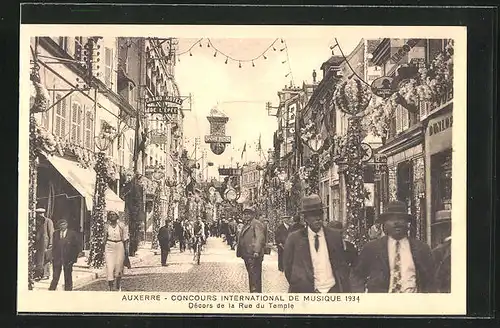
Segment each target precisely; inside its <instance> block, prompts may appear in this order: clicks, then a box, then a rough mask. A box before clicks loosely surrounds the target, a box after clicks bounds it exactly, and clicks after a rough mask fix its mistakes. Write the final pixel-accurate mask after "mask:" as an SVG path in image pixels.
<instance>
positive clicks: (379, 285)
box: [351, 201, 435, 293]
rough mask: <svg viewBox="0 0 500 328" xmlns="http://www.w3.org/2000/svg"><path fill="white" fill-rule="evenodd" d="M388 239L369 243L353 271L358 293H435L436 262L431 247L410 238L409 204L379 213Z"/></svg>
mask: <svg viewBox="0 0 500 328" xmlns="http://www.w3.org/2000/svg"><path fill="white" fill-rule="evenodd" d="M379 220H380V222H381V223H382V224H383V227H384V232H385V233H386V236H384V237H382V238H379V239H376V240H373V241H371V242H369V243H367V244H366V245H365V246H364V247H363V249H362V251H361V254H360V255H359V258H358V263H357V265H356V266H355V267H354V268H353V270H352V271H351V287H352V291H353V292H355V293H356V292H357V293H363V292H365V291H366V292H368V293H433V292H435V284H434V278H433V277H434V263H433V258H432V254H431V249H430V248H429V246H428V245H427V244H425V243H423V242H421V241H419V240H417V239H414V238H411V237H408V228H409V223H410V222H411V215H410V214H408V212H407V208H406V204H405V203H404V202H400V201H393V202H389V204H388V205H387V208H386V209H385V211H384V213H382V214H380V217H379Z"/></svg>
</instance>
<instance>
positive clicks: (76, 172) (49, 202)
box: [37, 156, 125, 249]
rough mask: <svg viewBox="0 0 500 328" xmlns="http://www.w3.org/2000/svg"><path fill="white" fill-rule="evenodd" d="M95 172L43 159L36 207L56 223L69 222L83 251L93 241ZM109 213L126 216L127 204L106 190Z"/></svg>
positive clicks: (60, 159) (62, 160)
mask: <svg viewBox="0 0 500 328" xmlns="http://www.w3.org/2000/svg"><path fill="white" fill-rule="evenodd" d="M95 180H96V172H95V171H94V170H93V169H91V168H84V167H82V166H80V165H79V163H77V162H75V161H72V160H69V159H66V158H63V157H58V156H47V157H42V158H40V164H39V171H38V190H37V195H38V196H37V197H38V201H37V206H39V207H43V208H45V209H46V213H47V214H48V217H49V218H51V219H52V220H53V221H54V223H55V222H57V221H58V220H60V219H63V218H64V219H66V220H67V221H68V226H69V228H70V229H72V230H74V231H76V232H79V233H80V236H81V242H82V245H83V246H84V249H87V248H88V246H89V241H90V217H91V212H92V206H93V198H94V192H95ZM105 197H106V210H112V211H116V212H118V213H119V214H120V215H121V214H123V212H124V208H125V203H124V202H123V200H121V199H120V197H118V195H116V194H115V193H114V192H113V191H112V190H111V189H110V188H108V189H107V190H106V194H105Z"/></svg>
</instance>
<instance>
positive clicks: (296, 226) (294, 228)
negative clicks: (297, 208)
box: [289, 215, 304, 233]
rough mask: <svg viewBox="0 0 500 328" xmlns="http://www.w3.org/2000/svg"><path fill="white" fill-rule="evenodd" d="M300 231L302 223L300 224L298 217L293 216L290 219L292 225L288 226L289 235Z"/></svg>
mask: <svg viewBox="0 0 500 328" xmlns="http://www.w3.org/2000/svg"><path fill="white" fill-rule="evenodd" d="M302 229H304V224H302V222H300V216H299V215H295V216H294V217H293V219H292V225H291V226H290V232H289V233H292V232H294V231H297V230H302Z"/></svg>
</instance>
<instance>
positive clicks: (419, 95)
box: [364, 39, 454, 138]
mask: <svg viewBox="0 0 500 328" xmlns="http://www.w3.org/2000/svg"><path fill="white" fill-rule="evenodd" d="M453 54H454V42H453V40H452V39H450V40H448V42H447V46H446V47H445V49H444V51H442V52H441V53H439V54H438V55H437V56H436V57H435V58H434V59H433V60H432V61H431V62H430V63H429V64H428V65H425V66H422V67H419V69H418V72H417V75H416V76H415V77H414V78H412V79H409V80H407V81H405V82H403V83H402V84H401V85H400V88H399V90H398V92H396V93H394V94H393V95H392V96H391V97H389V98H387V99H382V98H379V97H375V98H376V99H375V100H374V101H373V102H372V103H371V104H370V107H371V111H370V113H369V115H368V116H367V117H366V119H365V122H364V126H365V128H366V129H367V130H368V131H370V132H372V133H373V134H374V135H376V136H379V137H382V138H386V137H387V134H388V131H389V124H390V121H391V119H392V118H393V117H394V114H395V110H396V108H397V106H398V105H399V104H404V103H406V104H405V105H410V106H413V107H416V106H418V104H419V103H420V102H422V101H423V102H430V103H433V104H438V103H439V102H440V101H441V99H442V98H443V96H445V95H446V94H447V93H448V92H449V91H450V90H451V89H452V88H453Z"/></svg>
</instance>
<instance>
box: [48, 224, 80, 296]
mask: <svg viewBox="0 0 500 328" xmlns="http://www.w3.org/2000/svg"><path fill="white" fill-rule="evenodd" d="M57 225H58V228H59V229H58V230H56V231H54V247H53V251H52V256H53V266H54V277H53V278H52V282H51V283H50V287H49V290H56V288H57V284H58V282H59V277H60V276H61V271H62V270H64V290H65V291H71V290H73V264H75V263H76V261H77V259H78V254H79V253H80V242H79V239H78V234H77V233H76V232H74V231H72V230H69V229H68V222H67V221H66V220H65V219H62V220H59V222H58V223H57Z"/></svg>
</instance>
